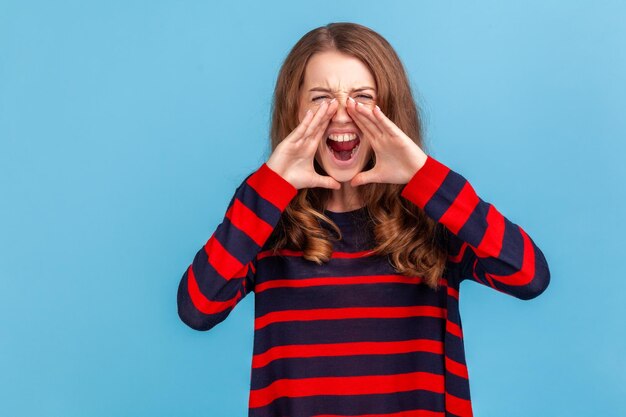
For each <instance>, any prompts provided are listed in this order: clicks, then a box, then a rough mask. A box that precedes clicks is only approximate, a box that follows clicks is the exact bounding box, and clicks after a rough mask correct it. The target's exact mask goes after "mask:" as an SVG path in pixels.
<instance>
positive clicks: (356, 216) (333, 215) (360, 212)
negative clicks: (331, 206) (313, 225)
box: [324, 206, 367, 225]
mask: <svg viewBox="0 0 626 417" xmlns="http://www.w3.org/2000/svg"><path fill="white" fill-rule="evenodd" d="M366 213H367V206H363V207H360V208H358V209H355V210H350V211H341V212H339V211H331V210H324V214H325V215H326V216H328V217H329V218H330V219H331V220H332V221H333V222H335V223H336V224H341V225H347V224H354V223H356V222H358V221H359V220H363V219H364V218H365V216H366Z"/></svg>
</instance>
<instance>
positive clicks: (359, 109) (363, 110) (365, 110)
mask: <svg viewBox="0 0 626 417" xmlns="http://www.w3.org/2000/svg"><path fill="white" fill-rule="evenodd" d="M354 107H355V111H356V113H357V114H359V115H361V116H362V117H363V118H364V119H365V120H366V121H367V122H366V123H371V125H372V126H370V129H371V130H375V131H376V132H378V133H379V135H382V133H383V131H384V130H385V129H384V128H382V126H380V122H379V121H378V119H377V118H376V117H374V115H373V114H372V109H370V108H369V107H368V106H366V105H364V104H363V103H359V102H356V104H355V106H354ZM377 137H380V136H377Z"/></svg>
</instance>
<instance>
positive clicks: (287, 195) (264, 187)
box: [247, 163, 298, 211]
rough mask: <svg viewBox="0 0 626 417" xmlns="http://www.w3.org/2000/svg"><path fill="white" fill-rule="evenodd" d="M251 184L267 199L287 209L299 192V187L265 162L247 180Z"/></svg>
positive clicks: (280, 207) (282, 208)
mask: <svg viewBox="0 0 626 417" xmlns="http://www.w3.org/2000/svg"><path fill="white" fill-rule="evenodd" d="M247 183H248V185H249V186H251V187H252V188H254V190H255V191H256V192H257V193H258V194H259V195H260V196H261V197H262V198H264V199H265V200H267V201H269V202H270V203H272V204H273V205H274V206H276V207H278V208H279V209H280V210H281V211H283V210H285V208H287V206H288V205H289V202H290V201H291V200H292V199H293V198H294V197H295V196H296V194H298V189H297V188H296V187H294V186H293V185H292V184H291V183H290V182H289V181H287V180H286V179H284V178H283V177H281V176H280V175H279V174H278V173H277V172H276V171H274V170H272V169H271V168H270V167H269V166H267V163H263V165H261V167H260V168H259V169H258V170H256V171H255V172H254V173H253V174H252V175H251V176H250V177H249V178H248V180H247Z"/></svg>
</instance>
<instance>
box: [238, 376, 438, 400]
mask: <svg viewBox="0 0 626 417" xmlns="http://www.w3.org/2000/svg"><path fill="white" fill-rule="evenodd" d="M419 389H421V390H427V391H433V392H438V393H443V392H444V377H443V375H437V374H432V373H429V372H410V373H405V374H393V375H358V376H335V377H320V378H295V379H278V380H276V381H274V382H272V383H271V384H270V385H268V386H267V387H266V388H261V389H257V390H250V399H249V407H250V408H255V407H264V406H266V405H268V404H270V403H271V402H272V401H274V400H276V399H277V398H279V397H283V396H284V397H308V396H313V395H367V394H391V393H396V392H403V391H412V390H419Z"/></svg>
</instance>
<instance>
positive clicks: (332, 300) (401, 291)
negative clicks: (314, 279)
mask: <svg viewBox="0 0 626 417" xmlns="http://www.w3.org/2000/svg"><path fill="white" fill-rule="evenodd" d="M407 279H409V278H407ZM381 294H384V300H385V302H384V304H383V303H382V302H381ZM255 297H256V298H255V299H256V306H257V308H256V314H257V317H259V316H262V315H264V314H266V313H270V312H275V311H284V310H307V309H317V308H344V307H383V306H385V307H404V306H415V305H416V300H420V302H419V305H420V306H433V307H439V306H441V305H443V304H444V303H445V300H443V298H444V297H446V293H445V291H444V290H441V291H437V292H435V291H433V290H432V289H430V288H428V287H427V286H426V285H424V284H409V283H406V284H404V283H390V282H383V283H376V284H373V283H372V284H346V285H315V286H311V287H291V288H289V287H282V288H269V289H266V290H263V291H261V292H258V293H256V294H255Z"/></svg>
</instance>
